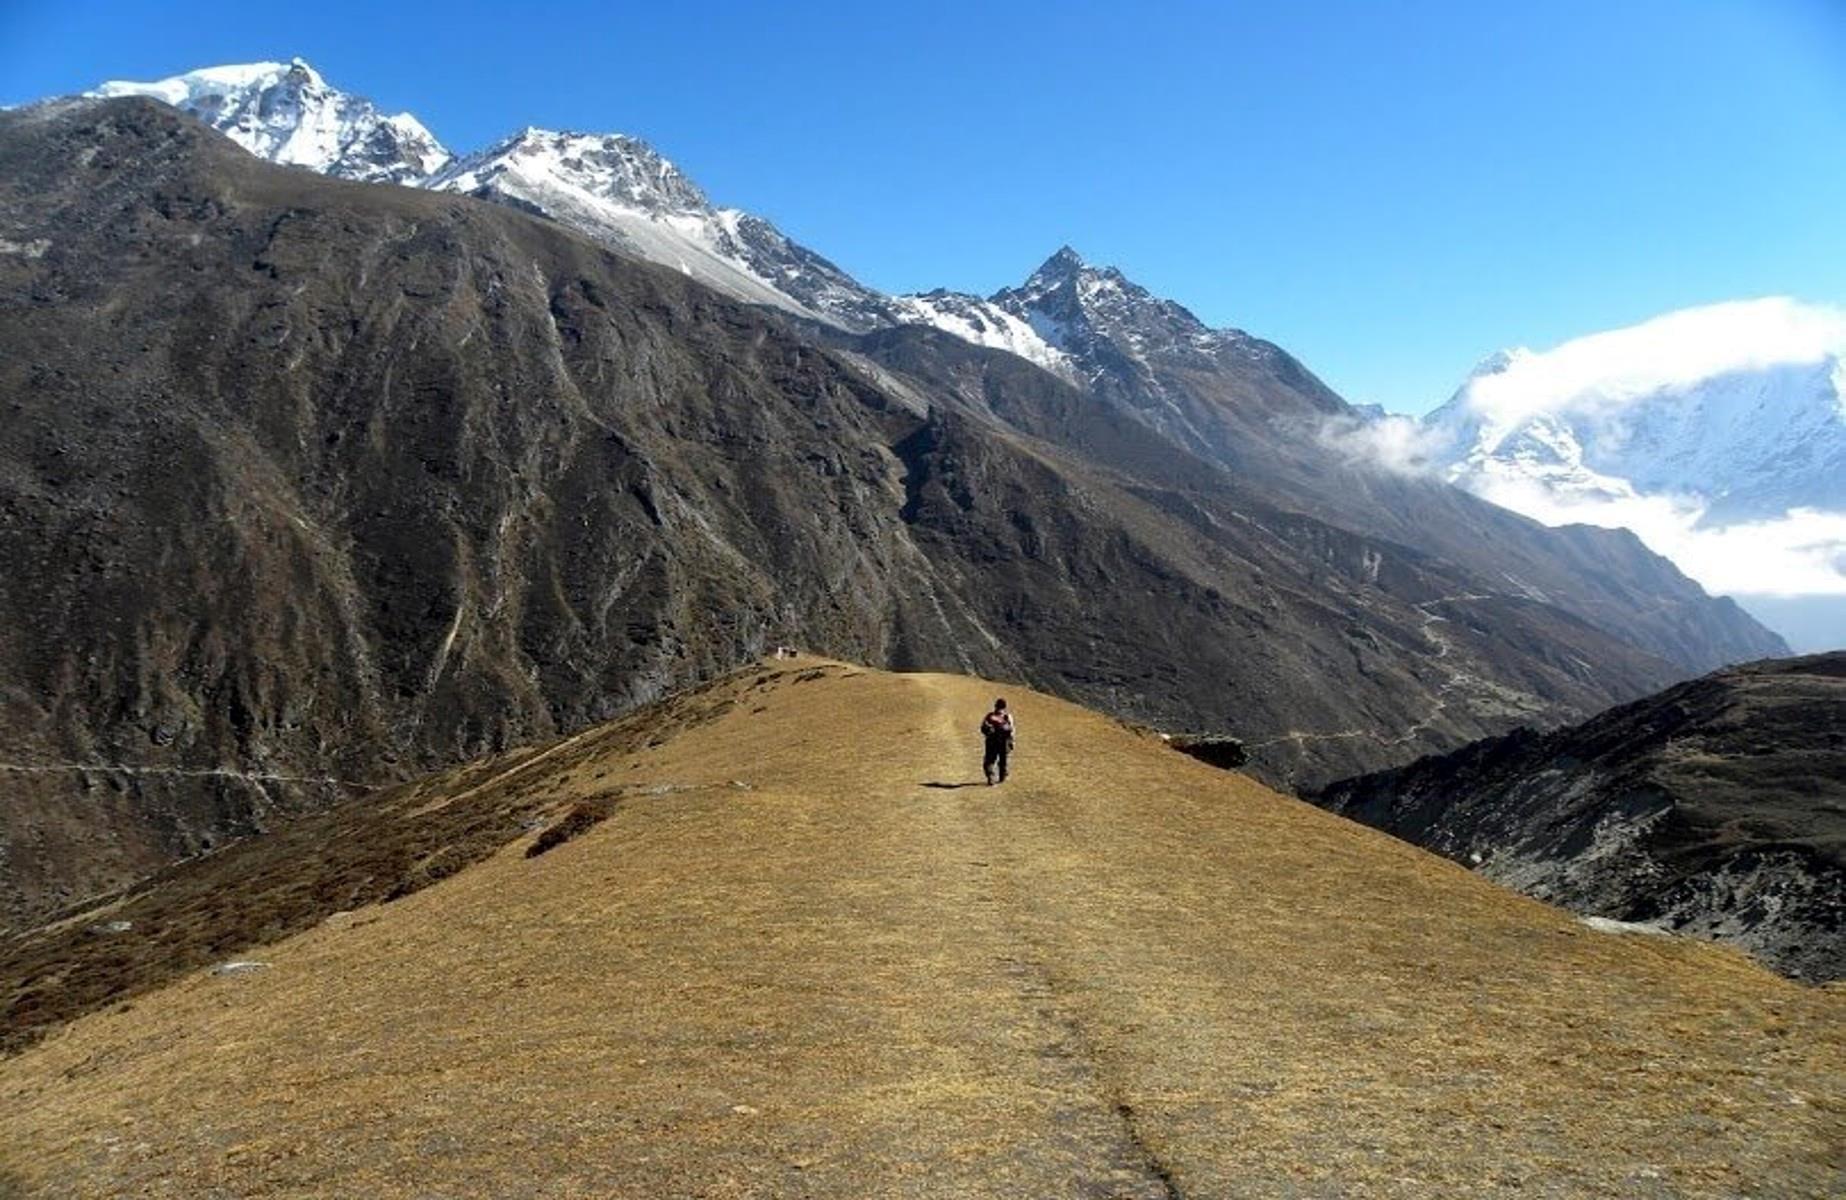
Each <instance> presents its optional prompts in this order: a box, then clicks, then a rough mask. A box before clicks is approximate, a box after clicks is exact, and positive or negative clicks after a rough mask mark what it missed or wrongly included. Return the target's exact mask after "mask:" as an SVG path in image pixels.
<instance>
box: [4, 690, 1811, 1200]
mask: <svg viewBox="0 0 1846 1200" xmlns="http://www.w3.org/2000/svg"><path fill="white" fill-rule="evenodd" d="M994 687H995V685H993V684H989V683H985V682H981V681H977V680H972V679H964V678H957V677H950V676H941V675H890V674H883V673H879V672H873V671H865V670H860V669H857V668H849V667H844V666H841V665H839V664H828V663H815V662H812V661H808V662H801V663H797V664H795V665H794V666H792V667H790V666H788V665H786V664H778V665H775V666H772V667H768V668H764V669H760V670H757V671H750V672H746V673H744V674H743V675H740V676H737V677H734V678H732V679H730V680H726V681H722V682H721V683H719V684H718V685H716V686H714V687H712V688H710V689H707V690H706V691H705V692H704V693H702V694H701V695H700V696H698V697H696V698H693V699H691V700H687V701H684V702H681V703H680V705H679V707H678V708H677V709H676V710H675V711H674V712H673V713H672V714H671V715H667V714H663V713H662V712H660V711H654V712H653V713H652V714H651V715H649V714H643V715H642V716H640V717H637V718H635V719H633V720H632V721H631V722H630V723H629V724H628V725H627V726H626V727H625V728H618V729H610V730H603V731H596V732H593V733H591V734H588V735H583V736H580V737H579V738H576V739H573V740H571V741H569V742H565V743H560V744H559V745H558V746H556V747H553V748H551V749H550V750H548V751H542V752H537V753H527V754H525V755H521V756H514V757H509V758H506V759H502V760H500V761H499V762H498V763H496V764H489V765H485V766H482V767H479V768H476V769H475V770H474V771H473V772H471V773H465V774H464V773H457V774H455V775H452V776H450V777H447V778H446V779H445V780H443V781H439V782H438V783H437V784H435V785H434V786H430V787H428V788H426V789H425V791H424V792H423V794H422V795H420V796H418V797H417V798H416V799H415V801H414V803H413V802H411V800H410V797H409V796H408V794H407V793H401V794H398V795H395V796H393V797H389V798H387V800H386V804H385V807H384V808H382V809H379V810H377V811H379V812H386V813H388V815H389V816H390V820H389V821H375V822H374V824H373V825H372V826H371V827H369V828H366V827H363V826H361V825H353V826H351V827H349V828H348V830H347V834H348V835H349V836H365V837H368V838H370V839H372V841H373V843H374V849H375V850H376V851H377V852H378V853H379V854H381V855H384V857H385V858H387V859H388V858H389V857H390V856H389V854H388V853H387V851H388V849H389V846H390V845H391V844H392V843H393V841H394V840H395V841H411V840H415V839H416V838H418V837H422V838H424V839H425V847H424V853H423V856H422V857H421V858H420V859H419V860H418V861H419V862H421V863H423V864H424V865H426V866H428V865H429V864H433V863H440V862H441V861H442V860H443V855H444V850H443V848H442V845H431V844H427V843H428V842H429V841H430V840H438V841H439V840H440V839H432V838H431V835H430V831H431V830H433V829H437V828H440V829H442V830H444V831H446V832H445V833H444V834H443V837H446V838H453V839H455V841H456V842H457V843H460V842H461V841H463V840H464V839H465V837H466V835H467V831H469V830H471V829H473V830H476V831H479V830H480V829H482V828H489V827H491V828H493V829H505V828H506V826H507V823H509V822H511V823H512V825H513V827H514V829H515V832H514V833H513V834H511V835H509V837H510V840H509V841H508V842H507V843H506V844H505V846H504V848H503V850H502V851H501V852H500V853H497V854H494V855H493V856H491V857H489V858H487V859H485V860H483V861H480V862H478V863H477V864H476V865H474V866H472V867H467V868H466V869H461V870H458V871H455V873H453V874H449V875H448V876H447V877H446V878H443V879H442V880H441V881H440V882H438V883H435V884H434V886H430V887H427V888H424V889H423V890H419V891H415V892H414V893H412V894H408V895H404V896H402V898H400V899H397V900H395V901H394V902H391V903H388V904H383V905H378V906H370V907H366V908H364V909H362V910H360V911H358V912H354V913H347V914H343V915H340V916H337V917H333V918H331V919H327V920H324V921H322V922H321V923H320V924H318V925H317V926H316V927H314V928H312V929H311V930H309V931H308V932H305V933H301V934H299V935H297V936H294V937H290V938H288V939H286V940H282V941H280V942H277V943H275V944H273V945H268V946H264V947H262V948H260V949H250V948H247V947H245V948H240V949H239V950H238V956H239V957H243V958H248V959H254V960H257V961H260V962H263V963H266V964H268V965H267V967H264V968H261V969H256V970H252V971H249V972H246V973H241V974H226V975H214V974H211V973H209V972H205V971H195V972H193V973H190V974H188V975H186V976H184V977H183V978H181V979H179V980H178V981H177V982H174V983H173V984H171V985H170V986H168V987H166V988H164V989H162V990H159V991H156V992H152V993H149V994H145V995H142V996H139V997H136V998H134V999H132V1000H131V1001H129V1002H127V1003H124V1004H118V1005H116V1006H115V1007H113V1008H111V1009H109V1010H107V1011H99V1012H94V1013H92V1014H91V1015H89V1016H87V1017H84V1018H82V1019H80V1020H78V1021H76V1022H74V1023H72V1024H70V1025H68V1026H66V1027H64V1028H61V1029H59V1030H57V1031H56V1032H55V1033H53V1034H52V1035H51V1036H50V1037H48V1038H46V1039H45V1040H43V1041H42V1042H40V1043H39V1044H38V1045H36V1046H34V1047H32V1048H31V1049H29V1050H27V1051H26V1052H25V1053H23V1054H21V1055H18V1056H16V1057H14V1058H12V1059H10V1060H7V1061H5V1062H0V1114H3V1115H0V1170H4V1172H6V1175H5V1178H6V1180H7V1181H8V1183H9V1184H10V1186H11V1187H12V1189H13V1190H14V1191H15V1192H18V1193H20V1194H25V1195H44V1196H97V1195H112V1196H113V1195H138V1196H189V1197H191V1196H240V1197H256V1196H309V1195H314V1196H331V1195H339V1196H360V1195H364V1196H413V1195H414V1196H434V1195H467V1196H508V1197H512V1196H519V1197H530V1196H611V1195H622V1196H817V1197H818V1196H969V1195H1008V1196H1067V1195H1087V1196H1150V1197H1161V1196H1334V1195H1354V1196H1358V1195H1367V1196H1419V1197H1420V1196H1430V1195H1468V1196H1498V1195H1514V1194H1517V1195H1521V1196H1535V1195H1536V1196H1584V1195H1610V1196H1617V1195H1619V1196H1712V1197H1716V1196H1735V1195H1754V1196H1822V1195H1828V1194H1838V1191H1839V1188H1840V1186H1841V1184H1842V1182H1846V1163H1843V1162H1842V1157H1841V1155H1842V1150H1841V1148H1842V1145H1843V1144H1846V1140H1843V1138H1842V1134H1843V1132H1846V1125H1843V1123H1842V1122H1843V1117H1846V1095H1842V1092H1843V1090H1846V1089H1843V1087H1842V1079H1846V1047H1843V1045H1842V1041H1843V1034H1842V1029H1843V1028H1846V1025H1843V1023H1842V1020H1841V1018H1842V1015H1843V1014H1846V1005H1843V1004H1842V997H1841V995H1840V993H1839V992H1838V991H1823V990H1814V989H1805V988H1802V987H1800V986H1797V985H1795V984H1792V983H1789V982H1787V981H1785V980H1783V979H1780V978H1778V977H1776V976H1774V975H1772V974H1770V973H1768V972H1766V971H1763V970H1761V969H1760V968H1758V967H1756V966H1755V965H1753V964H1752V963H1750V962H1749V961H1748V960H1746V959H1745V958H1744V957H1742V956H1741V955H1738V954H1736V953H1733V952H1730V951H1726V950H1722V949H1719V948H1715V947H1712V946H1709V945H1704V944H1698V943H1691V942H1683V941H1679V940H1672V939H1659V938H1629V937H1618V936H1610V935H1605V934H1601V933H1597V932H1594V931H1592V930H1590V929H1587V928H1585V927H1584V926H1582V925H1580V924H1578V923H1577V922H1576V921H1575V920H1574V919H1572V918H1571V917H1569V916H1568V915H1566V914H1563V913H1561V912H1559V911H1557V910H1554V909H1551V908H1548V907H1546V906H1544V905H1541V904H1538V903H1536V902H1533V901H1530V900H1526V899H1522V898H1520V897H1517V896H1514V895H1512V894H1510V893H1507V892H1504V891H1502V890H1500V889H1498V888H1496V887H1494V886H1493V885H1491V884H1488V883H1486V882H1484V881H1482V880H1479V879H1477V878H1475V877H1473V876H1471V875H1470V874H1468V873H1467V872H1466V871H1464V870H1462V869H1461V868H1459V867H1457V866H1454V865H1452V864H1450V863H1447V862H1445V861H1443V860H1441V859H1438V858H1436V857H1434V856H1432V855H1429V854H1426V853H1423V852H1421V851H1418V850H1415V849H1412V848H1410V847H1408V846H1405V845H1403V844H1401V843H1398V842H1395V841H1393V840H1391V839H1389V838H1387V837H1385V836H1384V835H1382V834H1379V833H1376V832H1373V831H1370V830H1367V829H1364V828H1362V827H1360V826H1357V825H1354V824H1351V823H1349V822H1346V821H1343V820H1341V819H1338V818H1336V817H1333V816H1331V815H1329V814H1326V813H1323V812H1320V811H1318V810H1316V809H1314V808H1312V807H1310V806H1308V805H1305V804H1302V803H1298V802H1296V801H1293V800H1288V799H1285V798H1283V797H1280V796H1278V795H1276V794H1275V793H1273V792H1270V791H1268V790H1266V789H1265V788H1263V787H1261V786H1259V785H1257V784H1255V783H1253V782H1251V781H1249V780H1248V779H1246V778H1244V777H1242V776H1239V775H1236V774H1231V773H1225V772H1220V771H1217V770H1214V769H1212V768H1210V767H1207V766H1204V765H1202V764H1200V763H1197V762H1195V761H1193V760H1191V759H1189V758H1186V757H1184V756H1182V755H1179V754H1176V753H1173V752H1172V751H1170V750H1168V749H1167V748H1165V747H1164V746H1163V745H1162V744H1161V743H1160V742H1159V741H1158V740H1156V739H1154V738H1151V737H1147V736H1143V735H1140V734H1137V733H1135V732H1133V731H1131V730H1129V729H1127V728H1125V727H1123V726H1121V725H1119V724H1117V723H1115V722H1113V721H1111V720H1109V719H1107V718H1104V717H1101V716H1098V715H1095V714H1093V713H1090V712H1087V711H1085V710H1083V709H1080V708H1077V707H1074V706H1072V705H1069V704H1066V703H1063V702H1060V701H1056V700H1052V699H1049V698H1046V697H1043V696H1037V695H1032V694H1029V693H1020V692H1017V691H1013V692H1011V693H1009V695H1010V697H1011V699H1012V700H1013V703H1014V706H1015V708H1016V710H1017V711H1018V712H1019V714H1020V724H1021V732H1020V745H1019V753H1018V760H1017V767H1016V772H1017V773H1016V777H1015V779H1014V780H1013V781H1012V782H1010V783H1008V784H1006V785H1005V786H1004V787H1000V788H992V789H990V788H986V787H982V786H966V785H967V784H968V783H969V781H970V780H973V779H978V771H977V763H976V759H975V745H974V742H975V738H974V737H973V727H974V724H975V722H976V721H977V720H978V717H979V715H980V713H981V711H982V710H983V706H984V704H985V703H986V701H987V700H988V699H990V697H991V695H992V694H993V691H994ZM650 721H651V722H653V723H654V724H653V725H652V726H651V730H650V729H644V728H642V724H645V723H646V722H650ZM674 730H677V732H676V733H675V732H673V731H674ZM649 742H653V743H655V744H652V745H650V744H648V743H649ZM541 754H542V755H543V757H541ZM945 785H949V786H945ZM954 785H961V786H954ZM515 797H518V798H519V799H517V800H516V799H515ZM526 797H529V798H531V799H532V800H533V801H534V802H535V804H537V806H538V807H537V808H535V809H534V810H533V811H534V812H537V811H539V810H540V809H542V811H543V813H544V816H545V818H546V820H547V821H549V822H558V821H563V822H566V823H567V824H569V825H570V826H573V827H574V829H573V830H572V832H574V834H575V836H572V837H570V838H568V840H561V841H559V842H558V844H555V845H552V846H550V847H549V848H548V849H547V850H546V851H545V852H544V853H542V854H539V855H537V856H535V857H528V854H527V848H528V847H530V846H532V845H534V844H536V842H537V840H538V837H539V832H538V830H537V829H536V828H533V829H531V830H530V831H528V830H526V828H525V824H526V822H525V821H523V820H522V819H520V818H517V817H516V816H514V815H513V814H514V810H515V809H516V808H517V805H518V804H519V803H523V802H524V798H526ZM336 811H337V810H336ZM571 814H587V815H575V816H573V815H571ZM353 819H354V820H357V819H358V818H356V817H355V818H353ZM533 824H534V825H536V822H533ZM394 827H395V828H397V829H398V830H399V832H398V833H396V834H394V833H393V832H392V829H393V828H394ZM328 832H332V828H331V827H329V829H328ZM549 840H553V841H558V839H556V838H554V839H549ZM445 844H446V843H445ZM240 850H241V852H242V853H250V852H251V851H250V850H243V849H242V848H234V849H233V850H232V851H230V852H226V853H224V854H220V855H218V856H215V857H214V858H212V859H207V860H203V861H202V862H200V863H196V864H192V865H190V866H189V867H185V868H181V869H179V870H177V871H175V872H173V873H171V874H170V875H169V876H168V877H167V878H165V879H164V880H161V881H157V882H156V883H155V884H154V885H152V886H150V887H148V888H147V889H145V890H144V891H143V892H142V893H141V894H140V895H138V896H136V897H132V898H130V899H128V900H127V901H125V902H123V903H122V904H120V905H119V906H118V907H116V908H113V909H110V910H109V911H107V912H96V913H89V914H84V915H82V916H76V917H73V918H71V919H69V920H68V921H67V922H66V924H65V926H64V927H63V928H64V930H65V936H69V931H70V930H72V929H75V928H77V927H79V926H85V927H87V926H88V925H90V924H96V923H98V922H101V921H104V920H108V919H131V920H133V921H134V926H133V928H132V929H130V930H128V931H125V932H122V933H120V934H116V935H110V936H113V937H117V938H121V939H129V940H132V939H163V938H176V937H181V936H193V934H189V933H183V932H182V931H179V930H174V929H167V928H163V927H162V925H161V921H162V920H163V908H162V905H163V904H164V903H166V901H165V900H163V896H169V895H175V896H177V895H182V894H187V888H188V887H189V886H190V885H188V884H186V882H185V876H187V874H188V873H189V872H207V873H210V872H216V876H215V879H216V883H215V886H214V888H213V894H214V895H218V896H220V897H221V899H222V902H223V905H224V907H225V909H226V910H227V913H228V912H229V911H231V910H236V911H243V910H245V909H247V908H248V907H250V905H252V904H255V903H257V902H258V900H259V898H260V897H262V896H265V895H269V896H274V895H277V894H284V893H286V892H287V883H288V880H289V878H290V877H291V872H293V873H294V875H295V876H299V877H300V878H297V879H296V882H297V883H300V884H301V886H302V887H304V888H305V887H306V886H307V877H308V876H312V875H313V874H314V872H315V871H316V870H319V869H320V868H319V867H318V866H316V863H317V862H324V861H325V859H326V856H325V855H323V856H321V857H319V858H316V857H315V856H312V855H305V854H304V855H302V856H300V857H301V861H299V862H298V863H296V864H295V865H293V866H291V865H290V863H289V862H287V861H274V862H270V863H269V864H268V867H269V870H270V871H271V872H272V874H271V875H270V877H269V878H267V879H259V878H255V877H252V876H250V875H248V874H240V873H238V872H237V871H236V870H234V869H233V868H234V867H235V865H236V863H237V862H238V859H237V857H236V855H237V854H238V853H240ZM328 853H329V854H331V853H332V851H331V848H329V851H328ZM455 853H456V855H457V856H458V857H457V859H456V861H463V860H466V859H468V858H470V857H472V856H473V855H474V853H475V850H474V849H469V848H464V849H462V850H458V851H456V852H455ZM399 865H400V866H401V865H402V864H401V862H400V864H399ZM390 869H395V868H389V867H387V866H386V865H384V861H383V859H381V860H380V861H379V865H378V866H377V867H376V870H377V871H379V872H388V870H390ZM438 873H440V872H438ZM383 882H387V881H381V880H374V881H372V883H371V884H368V885H367V886H371V885H372V884H382V883H383ZM388 890H391V889H388ZM397 890H401V889H397ZM196 891H197V889H196V888H195V889H194V892H193V894H195V895H196ZM333 902H334V901H333V900H328V901H326V903H333ZM309 907H312V905H311V904H310V905H309ZM165 915H172V916H178V915H179V914H177V913H173V914H165ZM193 915H194V918H195V919H200V920H203V919H205V918H204V917H203V916H202V915H200V914H198V913H194V914H193ZM221 919H228V917H227V918H221ZM298 919H299V917H298ZM41 936H44V937H53V936H58V935H57V934H56V933H55V932H54V933H52V934H45V935H41ZM90 936H91V937H92V938H93V939H95V938H100V937H101V936H102V935H90ZM223 953H225V954H226V955H227V956H228V955H229V954H230V953H232V948H231V947H229V946H227V947H225V948H224V950H223ZM15 961H17V959H15ZM19 983H20V981H19V980H18V979H11V980H8V981H7V985H8V986H9V987H10V988H14V989H15V990H16V989H17V987H18V985H19ZM4 1190H5V1189H4V1185H0V1192H3V1191H4Z"/></svg>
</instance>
